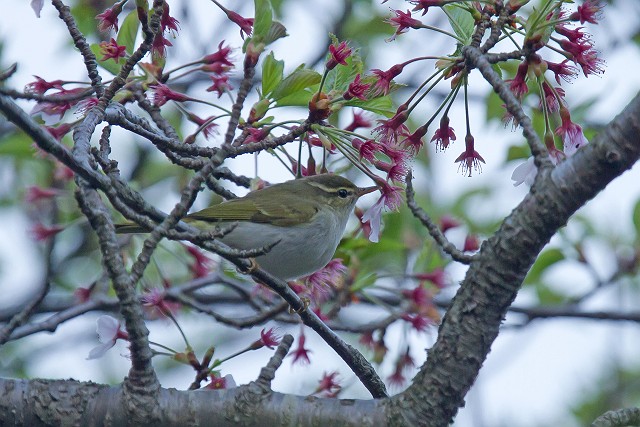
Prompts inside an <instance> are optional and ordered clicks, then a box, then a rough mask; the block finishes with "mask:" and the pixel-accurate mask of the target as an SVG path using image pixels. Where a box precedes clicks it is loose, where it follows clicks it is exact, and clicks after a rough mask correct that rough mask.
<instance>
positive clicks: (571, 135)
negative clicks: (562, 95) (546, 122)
mask: <svg viewBox="0 0 640 427" xmlns="http://www.w3.org/2000/svg"><path fill="white" fill-rule="evenodd" d="M560 119H561V120H562V124H561V125H560V126H559V127H558V128H557V129H556V135H558V136H559V137H560V138H562V142H563V145H564V154H565V155H566V156H567V157H570V156H572V155H573V154H574V153H575V152H576V151H577V150H578V149H579V148H580V147H582V146H584V145H587V144H588V143H589V141H588V140H587V138H585V136H584V133H583V132H582V127H581V126H580V125H578V124H575V123H573V122H572V121H571V114H570V113H569V110H567V109H566V108H564V107H562V108H560Z"/></svg>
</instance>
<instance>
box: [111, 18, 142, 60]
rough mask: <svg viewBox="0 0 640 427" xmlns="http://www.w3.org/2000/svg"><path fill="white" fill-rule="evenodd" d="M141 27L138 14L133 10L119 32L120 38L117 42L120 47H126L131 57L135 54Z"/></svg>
mask: <svg viewBox="0 0 640 427" xmlns="http://www.w3.org/2000/svg"><path fill="white" fill-rule="evenodd" d="M139 25H140V21H139V20H138V12H136V10H132V11H131V12H129V14H128V15H127V17H126V18H124V21H123V22H122V26H121V27H120V31H118V38H117V39H116V42H117V43H118V44H119V45H120V46H126V47H127V53H129V55H131V54H132V53H133V50H134V48H135V43H136V36H137V35H138V26H139Z"/></svg>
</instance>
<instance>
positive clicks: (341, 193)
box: [338, 188, 349, 199]
mask: <svg viewBox="0 0 640 427" xmlns="http://www.w3.org/2000/svg"><path fill="white" fill-rule="evenodd" d="M348 196H349V192H348V191H347V190H345V189H344V188H341V189H339V190H338V197H340V198H341V199H346V198H347V197H348Z"/></svg>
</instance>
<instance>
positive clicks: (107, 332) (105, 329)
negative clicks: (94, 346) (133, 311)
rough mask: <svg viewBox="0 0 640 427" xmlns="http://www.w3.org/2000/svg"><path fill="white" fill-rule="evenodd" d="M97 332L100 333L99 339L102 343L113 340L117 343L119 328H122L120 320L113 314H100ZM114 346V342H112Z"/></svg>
mask: <svg viewBox="0 0 640 427" xmlns="http://www.w3.org/2000/svg"><path fill="white" fill-rule="evenodd" d="M96 323H97V326H96V332H97V333H98V339H99V340H100V342H102V343H105V344H106V343H108V342H111V341H113V343H114V344H115V341H116V338H117V336H118V329H120V321H119V320H118V319H116V318H114V317H111V316H107V315H104V316H100V317H98V320H97V321H96ZM111 347H113V344H111Z"/></svg>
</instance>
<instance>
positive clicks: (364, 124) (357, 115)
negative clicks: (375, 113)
mask: <svg viewBox="0 0 640 427" xmlns="http://www.w3.org/2000/svg"><path fill="white" fill-rule="evenodd" d="M371 124H372V123H371V120H369V119H368V118H367V117H365V115H364V113H362V112H360V111H354V112H353V120H352V121H351V123H349V124H348V125H347V126H346V127H345V128H344V130H346V131H347V132H353V131H354V130H356V129H359V128H368V127H371Z"/></svg>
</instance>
